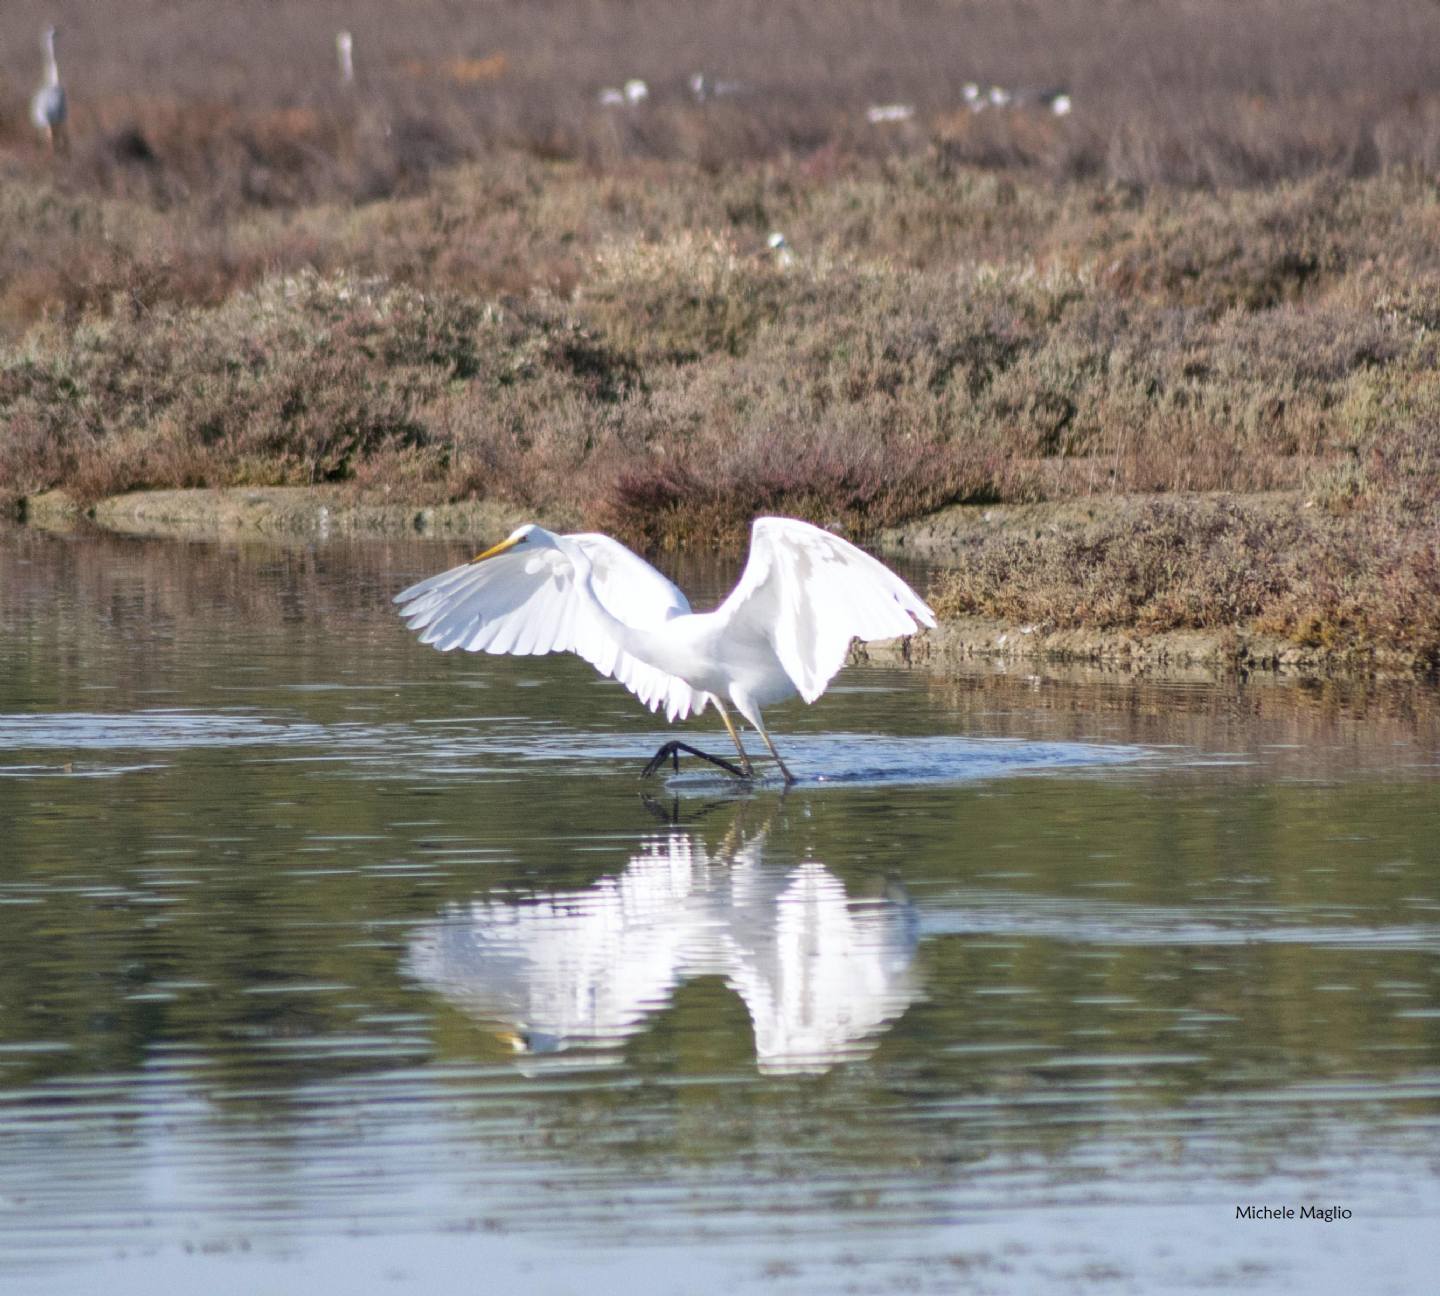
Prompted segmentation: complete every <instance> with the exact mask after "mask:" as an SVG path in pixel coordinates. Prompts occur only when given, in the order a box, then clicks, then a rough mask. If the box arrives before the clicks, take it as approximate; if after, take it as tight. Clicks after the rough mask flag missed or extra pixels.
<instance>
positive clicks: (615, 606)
mask: <svg viewBox="0 0 1440 1296" xmlns="http://www.w3.org/2000/svg"><path fill="white" fill-rule="evenodd" d="M564 538H565V539H566V540H568V541H570V542H571V543H572V544H578V545H579V546H580V547H581V548H582V549H584V551H585V556H586V557H587V558H589V559H590V569H591V573H592V575H591V580H592V583H593V584H594V586H595V593H596V594H598V595H599V596H600V601H601V602H602V603H604V604H605V606H606V607H607V608H609V610H610V614H611V616H613V617H614V618H615V619H616V620H617V621H623V622H624V623H625V624H626V625H629V626H635V627H636V628H637V629H640V630H652V629H654V628H655V627H656V626H658V625H662V624H663V623H664V622H666V621H668V620H669V619H670V618H671V617H673V616H681V615H683V614H684V613H687V612H689V611H690V600H689V599H687V598H686V597H685V595H684V594H683V593H682V592H681V590H680V588H679V586H677V585H675V584H674V583H673V582H672V581H670V580H667V579H666V578H665V577H664V576H663V575H661V574H660V572H658V571H656V570H655V568H653V567H652V566H651V565H650V564H649V563H648V562H646V561H645V560H644V559H643V558H642V557H640V555H639V554H637V553H636V552H635V551H634V550H633V549H627V548H626V547H625V546H624V545H623V544H621V543H620V542H619V541H618V540H612V539H611V538H610V537H609V536H607V535H600V534H599V533H598V532H593V531H591V532H585V533H583V534H580V535H567V536H566V537H564Z"/></svg>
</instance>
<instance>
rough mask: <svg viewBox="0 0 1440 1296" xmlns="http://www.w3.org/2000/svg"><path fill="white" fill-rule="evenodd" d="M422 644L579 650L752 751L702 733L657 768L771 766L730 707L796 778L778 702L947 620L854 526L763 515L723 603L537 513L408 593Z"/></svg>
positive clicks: (809, 698) (407, 613)
mask: <svg viewBox="0 0 1440 1296" xmlns="http://www.w3.org/2000/svg"><path fill="white" fill-rule="evenodd" d="M395 602H396V603H398V604H400V606H401V609H402V610H401V616H403V617H404V618H405V621H406V624H407V625H409V627H410V628H411V629H412V630H419V631H422V632H423V633H422V634H421V636H420V642H421V643H426V644H432V645H433V646H434V647H436V648H438V649H440V650H441V651H443V652H448V651H450V650H451V649H454V648H463V649H465V650H466V651H468V652H489V653H511V654H515V655H517V656H527V655H539V654H542V653H551V652H573V653H576V654H577V655H579V656H580V657H583V658H584V659H585V660H586V661H588V662H589V663H590V664H591V665H592V666H594V667H595V669H596V670H598V671H599V672H600V673H601V674H602V675H608V676H612V677H613V678H615V679H617V680H619V681H620V683H621V684H623V685H624V686H625V687H626V688H627V689H629V690H630V691H631V692H632V693H634V694H635V696H636V697H638V698H639V699H640V700H641V701H642V702H643V703H645V705H646V706H648V707H649V708H650V709H651V710H652V711H658V710H660V709H661V708H662V707H663V708H664V710H665V717H666V719H667V720H670V721H672V722H673V721H675V720H683V719H685V718H686V717H687V716H691V715H699V714H700V713H701V712H702V711H704V710H705V708H706V707H707V706H709V705H710V704H711V703H713V704H714V705H715V708H716V709H717V710H718V711H719V712H720V718H721V720H722V721H724V723H725V728H726V730H727V731H728V732H729V734H730V737H731V739H732V740H733V741H734V743H735V747H736V749H737V751H738V752H739V754H740V762H739V765H738V767H737V766H736V765H734V764H732V763H731V762H730V761H727V760H722V759H721V758H720V757H718V756H711V755H708V754H707V753H705V752H702V751H699V750H697V749H696V748H694V747H691V746H689V745H688V744H686V743H680V742H669V743H666V744H665V745H664V746H663V747H661V748H660V750H659V751H658V752H657V753H656V754H655V756H654V757H653V758H652V759H651V761H650V763H649V764H648V765H647V766H646V767H645V773H646V774H651V773H654V772H655V770H657V769H658V768H659V767H660V766H661V765H662V764H663V763H664V762H665V761H666V760H667V759H669V760H671V761H672V762H673V763H674V764H675V766H676V767H677V768H678V766H679V757H680V753H681V752H688V753H689V754H690V755H693V756H698V757H700V758H701V759H702V760H707V761H709V762H710V763H711V764H713V765H718V766H719V767H721V768H722V769H724V770H726V771H727V772H728V773H731V774H734V775H735V776H736V777H739V778H746V779H749V778H753V777H754V776H755V770H754V767H753V765H752V763H751V760H750V756H749V755H748V754H747V752H746V751H745V745H744V743H742V742H741V741H740V734H739V732H738V731H737V730H736V728H735V725H734V723H733V722H732V721H731V719H730V713H729V711H728V710H727V708H726V704H727V703H728V704H729V705H731V706H733V707H734V708H735V709H736V710H737V711H738V712H739V713H740V714H741V715H742V716H744V717H745V719H746V720H748V721H749V722H750V724H751V725H752V726H753V727H754V729H755V731H756V732H757V733H758V734H759V735H760V737H761V738H762V739H763V740H764V743H765V745H766V747H768V748H769V750H770V755H771V756H772V757H774V759H775V763H776V765H777V766H779V769H780V773H781V775H782V776H783V778H784V779H785V781H786V783H793V782H794V781H795V777H794V775H793V774H791V773H790V771H789V770H788V769H787V768H786V766H785V762H784V761H783V760H781V759H780V753H779V752H777V751H776V750H775V744H774V743H773V742H771V740H770V735H769V734H768V733H767V732H766V730H765V724H764V718H763V716H762V714H761V711H762V708H763V707H767V706H770V705H771V704H772V703H776V702H783V701H785V700H787V699H788V698H792V697H794V696H796V694H799V696H800V697H802V698H804V699H805V701H806V702H814V701H815V700H816V699H817V698H818V697H819V696H820V695H821V694H822V693H824V692H825V689H826V687H827V686H828V685H829V683H830V681H831V679H833V678H834V676H835V674H836V672H838V671H839V669H840V667H841V666H842V665H844V663H845V655H846V653H847V651H848V650H849V647H850V641H851V640H852V639H893V638H895V637H897V636H899V635H908V634H914V633H915V630H916V629H917V627H918V626H933V625H934V624H935V614H934V613H933V612H932V611H931V610H930V609H929V608H928V607H927V606H926V605H925V603H924V602H923V601H922V600H921V598H920V597H919V595H917V594H916V593H915V591H914V590H912V589H911V588H910V587H909V586H908V585H906V584H905V582H904V581H902V580H901V579H900V578H899V577H898V576H896V575H895V574H894V573H893V572H892V571H890V570H889V569H888V568H887V567H885V566H883V565H882V564H881V563H879V562H877V561H876V560H875V559H874V558H872V557H871V556H870V555H869V554H867V553H864V552H862V551H861V550H859V549H857V548H856V547H855V546H854V545H852V544H850V543H849V542H848V541H846V540H842V539H840V537H839V536H836V535H832V534H831V533H830V532H828V531H822V530H821V529H820V528H819V527H815V526H811V525H810V524H809V523H808V522H799V521H796V520H795V519H793V518H757V519H756V520H755V523H754V525H753V526H752V528H751V532H750V558H749V561H748V562H747V563H746V564H745V570H744V572H743V573H742V574H741V576H740V581H739V583H738V584H737V585H736V586H735V589H734V590H733V591H732V592H731V594H730V597H729V598H727V599H726V600H725V601H724V602H723V603H722V604H721V605H720V606H719V607H718V608H716V609H715V610H714V611H713V612H692V611H691V610H690V602H689V600H688V599H687V598H686V597H685V595H684V594H682V593H681V592H680V590H679V589H678V588H677V587H676V586H675V585H674V584H672V583H671V582H670V581H669V580H667V579H666V578H665V577H664V576H662V575H661V574H660V573H659V572H658V571H656V570H655V568H654V567H652V566H651V565H650V564H649V563H647V562H646V561H645V560H644V559H643V558H641V557H640V556H639V555H638V554H635V553H632V552H631V551H630V550H629V549H627V548H626V547H625V546H624V545H622V544H620V543H619V542H618V541H616V540H612V539H610V538H609V537H608V536H603V535H596V534H584V535H555V534H554V533H553V532H550V531H546V530H545V529H544V528H543V527H538V526H535V525H534V524H533V523H527V524H526V525H525V526H522V527H519V528H517V529H516V530H515V531H514V532H512V533H511V534H510V536H509V537H508V538H507V539H505V540H502V541H501V542H500V543H499V544H497V545H495V546H493V547H492V548H490V549H487V550H486V551H485V552H484V553H482V554H480V555H479V556H478V557H477V558H475V559H473V560H472V561H470V562H468V563H465V564H463V565H462V566H459V567H453V568H451V569H450V570H449V571H446V572H441V573H440V574H439V575H438V576H432V577H430V578H429V579H428V580H423V581H421V582H420V583H419V584H417V585H412V586H411V587H410V588H409V589H407V590H403V591H401V592H400V593H399V594H397V595H396V596H395Z"/></svg>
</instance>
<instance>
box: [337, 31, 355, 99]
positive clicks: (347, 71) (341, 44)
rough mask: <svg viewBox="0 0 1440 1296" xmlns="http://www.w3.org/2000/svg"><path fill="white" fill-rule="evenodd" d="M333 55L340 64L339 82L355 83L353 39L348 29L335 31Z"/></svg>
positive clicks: (344, 83)
mask: <svg viewBox="0 0 1440 1296" xmlns="http://www.w3.org/2000/svg"><path fill="white" fill-rule="evenodd" d="M335 57H336V59H337V60H338V61H339V64H340V84H341V85H342V86H350V85H354V84H355V39H354V37H352V36H351V35H350V33H349V32H348V31H341V32H336V33H335Z"/></svg>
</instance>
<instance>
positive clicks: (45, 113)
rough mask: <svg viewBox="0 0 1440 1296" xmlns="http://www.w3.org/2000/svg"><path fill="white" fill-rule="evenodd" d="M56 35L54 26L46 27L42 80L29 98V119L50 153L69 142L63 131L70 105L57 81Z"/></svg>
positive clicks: (61, 148) (58, 74) (63, 150)
mask: <svg viewBox="0 0 1440 1296" xmlns="http://www.w3.org/2000/svg"><path fill="white" fill-rule="evenodd" d="M58 34H59V33H58V31H57V29H56V28H54V27H47V28H46V29H45V36H44V39H43V45H44V48H45V80H44V81H43V82H42V83H41V86H40V88H39V89H38V90H37V91H36V92H35V96H34V98H32V99H31V100H30V120H31V121H32V122H34V123H35V129H36V130H38V131H39V132H40V133H41V134H42V135H43V136H44V137H45V146H46V147H47V148H48V149H50V151H51V152H56V151H59V152H61V153H63V152H65V151H66V150H67V149H68V148H69V145H70V139H69V136H68V135H67V133H66V130H65V119H66V118H67V117H68V116H69V106H68V105H67V104H66V102H65V87H64V86H62V85H61V84H60V64H59V62H58V61H57V60H56V58H55V37H56V36H57V35H58Z"/></svg>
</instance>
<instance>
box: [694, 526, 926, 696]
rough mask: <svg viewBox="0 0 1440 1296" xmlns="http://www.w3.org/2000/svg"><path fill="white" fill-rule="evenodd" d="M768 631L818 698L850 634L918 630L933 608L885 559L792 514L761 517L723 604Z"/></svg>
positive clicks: (737, 621)
mask: <svg viewBox="0 0 1440 1296" xmlns="http://www.w3.org/2000/svg"><path fill="white" fill-rule="evenodd" d="M719 611H720V612H722V613H724V614H726V615H728V616H729V618H730V620H731V624H733V625H735V626H736V627H737V628H738V627H741V626H744V627H746V628H749V629H751V630H753V631H756V632H763V633H764V634H765V635H766V636H767V637H768V638H769V640H770V642H771V644H772V645H773V646H774V649H775V655H776V656H777V657H779V659H780V664H781V665H782V666H783V667H784V668H785V673H786V674H787V675H788V676H789V677H790V679H791V681H792V682H793V683H794V685H795V688H796V691H797V692H798V693H799V694H800V696H801V697H803V698H804V699H805V701H807V702H813V701H815V699H816V698H818V697H819V696H820V695H821V694H822V693H823V692H824V691H825V686H826V685H827V684H829V683H830V681H831V679H833V678H834V676H835V673H836V672H837V671H838V670H839V669H840V667H841V666H843V665H844V664H845V654H846V652H847V651H848V650H849V647H850V641H851V640H852V639H892V638H894V637H895V636H896V635H906V634H914V633H915V629H916V622H919V623H920V625H924V626H933V625H934V624H935V614H934V613H933V612H932V611H931V610H930V609H929V608H928V607H927V606H926V605H925V602H924V601H923V600H922V599H921V598H920V596H919V595H918V594H916V593H915V591H914V590H912V589H911V588H910V587H909V586H908V585H907V584H905V582H904V581H902V580H901V579H900V578H899V577H898V576H897V575H895V573H894V572H892V571H891V570H890V569H889V568H888V567H886V566H885V565H884V564H883V563H880V562H877V561H876V560H875V559H874V558H872V557H871V556H870V555H869V554H867V553H864V552H862V551H861V550H859V549H857V548H856V547H855V546H854V545H852V544H851V543H850V542H849V541H847V540H842V539H840V537H839V536H837V535H832V534H831V533H830V532H829V531H822V530H821V529H820V528H819V527H814V526H811V525H810V524H809V523H808V522H797V521H795V520H794V519H793V518H756V520H755V524H754V526H753V527H751V529H750V559H749V561H748V562H747V563H746V564H745V571H744V572H743V573H742V574H741V577H740V583H739V584H738V585H736V586H735V589H734V590H733V591H732V593H731V595H730V597H729V598H727V599H726V600H725V602H724V603H723V604H722V605H721V607H720V608H719Z"/></svg>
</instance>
